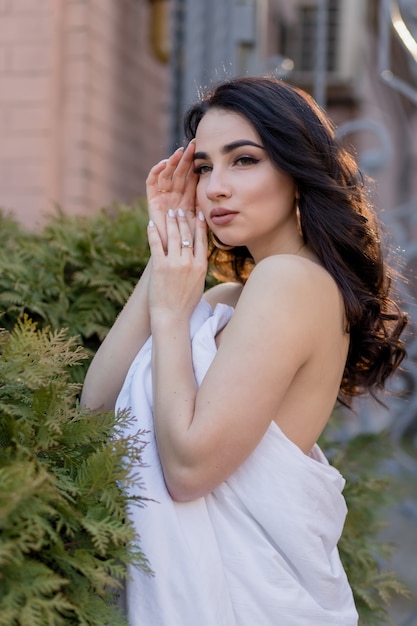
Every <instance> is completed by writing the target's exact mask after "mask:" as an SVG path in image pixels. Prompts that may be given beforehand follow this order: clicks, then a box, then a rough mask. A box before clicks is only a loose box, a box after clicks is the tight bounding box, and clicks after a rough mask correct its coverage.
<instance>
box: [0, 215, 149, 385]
mask: <svg viewBox="0 0 417 626" xmlns="http://www.w3.org/2000/svg"><path fill="white" fill-rule="evenodd" d="M146 222H147V217H146V212H145V210H144V207H143V205H141V204H138V205H137V206H133V207H124V206H122V205H115V206H114V207H111V208H110V209H107V210H103V211H100V212H99V213H97V214H96V215H94V216H92V217H80V216H78V217H74V216H68V215H65V214H63V213H62V212H58V213H57V214H56V215H55V216H53V217H52V218H51V219H50V221H49V223H48V224H47V226H46V227H45V228H44V229H43V230H42V231H41V232H40V233H28V232H26V231H24V230H23V229H19V227H18V226H17V224H16V223H15V222H14V221H13V220H12V219H11V218H10V217H7V216H5V215H0V315H1V317H0V323H1V325H2V326H3V327H4V328H6V329H8V330H11V329H12V328H13V327H14V324H15V323H16V320H17V319H19V318H21V317H22V316H23V315H24V314H27V315H28V316H29V317H30V319H31V320H32V321H35V322H36V323H37V325H38V328H43V327H46V326H48V327H51V328H53V329H60V328H66V329H67V331H68V335H69V336H77V337H78V341H79V343H80V344H82V345H83V346H84V347H85V349H86V350H87V351H88V353H89V356H90V357H91V356H92V355H93V354H94V352H95V351H96V349H97V347H98V345H99V344H100V342H101V341H102V340H103V339H104V337H105V335H106V333H107V331H108V329H109V327H110V326H111V324H112V323H113V321H114V319H115V318H116V316H117V314H118V313H119V311H120V309H121V308H122V306H123V304H124V303H125V301H126V300H127V298H128V296H129V294H130V293H131V291H132V288H133V286H134V284H135V283H136V281H137V280H138V278H139V276H140V275H141V273H142V271H143V269H144V267H145V265H146V262H147V259H148V256H149V255H148V245H147V237H146ZM87 366H88V359H87V361H83V362H82V363H81V364H80V366H79V367H77V368H73V370H72V376H73V378H74V380H78V381H79V382H80V381H81V380H82V379H83V375H84V372H85V370H86V368H87Z"/></svg>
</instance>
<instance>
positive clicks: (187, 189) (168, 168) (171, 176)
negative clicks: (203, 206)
mask: <svg viewBox="0 0 417 626" xmlns="http://www.w3.org/2000/svg"><path fill="white" fill-rule="evenodd" d="M193 156H194V141H191V142H190V143H189V144H188V146H187V147H186V148H185V149H183V148H178V150H176V151H175V152H174V153H173V154H172V155H171V156H170V157H169V159H164V160H163V161H160V162H159V163H157V164H156V165H154V167H153V168H152V169H151V170H150V172H149V175H148V178H147V179H146V195H147V198H148V211H149V217H150V219H151V221H152V222H153V223H154V224H155V226H156V228H157V229H158V231H159V234H160V237H161V241H162V245H163V248H164V250H165V251H167V231H166V217H167V214H168V211H169V209H174V210H175V209H178V208H179V207H181V209H182V210H183V211H184V213H185V215H186V218H187V220H188V223H189V226H190V229H191V232H192V234H193V235H194V222H195V191H196V185H197V180H198V176H197V174H194V171H193Z"/></svg>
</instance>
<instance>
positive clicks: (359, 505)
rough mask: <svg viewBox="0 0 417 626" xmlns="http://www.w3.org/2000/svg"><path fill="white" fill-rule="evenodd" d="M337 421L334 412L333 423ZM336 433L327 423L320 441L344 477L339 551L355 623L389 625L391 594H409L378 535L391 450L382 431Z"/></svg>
mask: <svg viewBox="0 0 417 626" xmlns="http://www.w3.org/2000/svg"><path fill="white" fill-rule="evenodd" d="M338 419H340V417H337V412H336V413H335V416H334V420H333V421H335V422H337V421H338ZM336 433H337V429H332V423H331V424H330V427H329V428H328V429H327V430H326V431H325V433H324V435H323V436H322V438H321V441H320V445H321V447H322V448H323V450H324V452H325V453H326V455H327V457H328V458H329V461H330V463H331V464H332V465H334V466H335V467H337V468H338V470H339V471H340V472H341V473H342V474H343V476H344V477H345V479H346V486H345V489H344V496H345V499H346V504H347V507H348V514H347V518H346V523H345V527H344V530H343V534H342V537H341V539H340V541H339V552H340V557H341V559H342V562H343V565H344V568H345V570H346V574H347V576H348V579H349V582H350V584H351V587H352V591H353V595H354V597H355V604H356V608H357V609H358V613H359V616H360V626H380V625H381V624H391V625H392V626H395V625H394V623H393V622H392V621H391V620H390V618H389V613H388V609H389V605H390V602H391V600H392V598H393V597H395V596H399V595H402V596H409V595H410V593H409V590H408V589H407V588H406V586H405V585H404V584H403V583H402V582H401V581H400V580H399V579H398V577H397V575H396V573H395V572H393V571H390V570H389V569H388V568H387V567H385V565H384V564H385V563H389V560H390V557H391V555H392V552H393V546H392V545H390V544H388V543H386V542H382V541H381V540H380V539H379V534H380V531H381V529H382V528H383V527H384V521H383V515H382V512H383V511H384V510H385V509H386V507H387V506H388V505H390V504H392V503H393V501H394V491H395V489H396V486H395V482H394V478H393V477H391V476H389V475H387V474H386V473H384V472H383V470H382V467H383V464H384V462H386V460H387V459H388V458H389V457H391V456H392V454H393V447H392V442H391V440H390V438H389V435H388V433H386V432H383V431H382V432H376V433H362V434H358V435H356V436H354V437H352V438H350V439H346V437H343V438H341V439H339V438H338V436H337V434H336ZM397 488H398V486H397Z"/></svg>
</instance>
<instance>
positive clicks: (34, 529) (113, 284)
mask: <svg viewBox="0 0 417 626" xmlns="http://www.w3.org/2000/svg"><path fill="white" fill-rule="evenodd" d="M146 223H147V215H146V210H145V207H144V205H143V204H140V203H139V204H138V205H136V206H131V207H129V206H122V205H115V206H113V207H112V208H110V209H108V210H103V211H100V212H99V213H97V214H95V215H93V216H90V217H71V216H67V215H64V214H63V213H61V212H58V213H57V214H56V215H55V216H54V217H52V218H51V219H50V221H49V223H48V225H47V226H46V227H45V228H44V229H43V230H42V231H41V232H39V233H29V232H27V231H24V230H23V229H22V228H20V227H19V226H18V225H17V224H16V223H15V222H14V221H13V220H12V219H11V218H10V217H7V216H5V215H1V214H0V315H1V317H0V325H1V326H2V327H3V329H4V330H3V334H2V335H1V336H0V338H1V344H2V347H1V349H2V354H1V357H0V626H6V625H7V626H14V625H16V626H20V625H22V626H38V625H39V626H40V625H42V626H43V625H44V624H48V625H52V626H55V625H57V626H58V625H59V624H82V625H84V624H85V625H90V624H109V625H110V624H111V625H112V626H115V625H116V624H119V623H120V624H122V623H123V617H122V616H120V615H119V614H118V613H117V610H116V608H115V606H114V603H113V602H112V598H113V594H114V593H115V592H116V591H117V588H118V586H120V584H121V581H122V580H123V577H124V576H125V574H126V566H127V564H128V563H129V562H135V563H136V564H137V565H138V566H139V567H143V568H145V569H146V567H147V564H146V560H145V557H144V556H143V555H142V554H141V552H140V550H139V549H138V548H137V547H136V543H135V541H136V538H135V536H134V531H133V529H132V527H131V526H130V523H129V521H128V519H126V516H125V510H126V506H127V505H128V497H127V495H126V493H127V492H126V489H127V487H129V486H130V485H131V484H132V481H133V482H134V483H135V484H136V485H137V486H140V477H138V476H137V475H133V474H132V472H133V466H134V465H135V464H137V463H140V450H141V445H142V444H141V436H140V433H139V434H138V437H137V439H136V440H135V439H134V438H133V439H129V440H126V439H124V438H123V435H122V433H123V427H124V425H125V422H126V420H129V419H130V418H129V416H128V415H126V414H120V415H114V414H111V413H106V414H90V413H89V412H88V411H85V410H84V411H82V410H81V409H80V408H79V406H78V404H77V397H78V393H79V389H80V383H81V382H82V380H83V377H84V373H85V371H86V368H87V366H88V363H89V359H90V358H91V357H92V355H93V354H94V353H95V351H96V349H97V348H98V346H99V344H100V342H101V341H102V340H103V338H104V337H105V335H106V333H107V331H108V329H109V328H110V326H111V325H112V323H113V321H114V319H115V318H116V316H117V314H118V313H119V311H120V310H121V308H122V306H123V304H124V302H125V301H126V299H127V298H128V296H129V294H130V293H131V291H132V289H133V286H134V285H135V283H136V282H137V280H138V278H139V277H140V275H141V273H142V271H143V269H144V267H145V265H146V263H147V260H148V257H149V251H148V245H147V238H146ZM212 282H213V280H212V279H210V278H209V279H208V284H212ZM335 432H337V429H336V431H335ZM321 445H322V447H323V449H324V451H325V452H326V454H327V455H328V456H329V458H330V461H331V463H332V464H334V465H335V466H336V467H337V468H338V469H339V470H340V471H341V472H342V474H343V475H344V476H345V477H346V478H347V486H346V489H345V497H346V500H347V504H348V509H349V513H348V517H347V521H346V526H345V529H344V532H343V536H342V538H341V541H340V554H341V558H342V561H343V563H344V566H345V568H346V571H347V574H348V577H349V580H350V583H351V585H352V589H353V592H354V596H355V601H356V604H357V607H358V610H359V613H360V616H361V624H362V625H363V626H374V625H375V626H376V625H378V624H381V623H384V622H389V619H388V612H387V607H388V605H389V602H390V598H391V597H392V596H393V595H396V594H398V593H405V590H404V587H403V586H402V585H401V583H400V582H399V581H398V580H397V577H396V576H395V574H394V573H392V572H389V571H386V570H385V569H383V567H382V566H381V562H382V559H383V558H384V557H385V556H386V555H387V553H388V552H389V546H387V545H386V544H384V543H381V542H380V541H379V540H378V533H379V530H380V524H381V511H382V510H383V507H384V505H385V504H386V496H387V493H389V491H390V484H389V479H388V478H386V477H381V475H380V460H381V454H382V455H384V456H387V455H388V454H389V451H390V443H389V440H388V439H387V438H385V436H384V435H382V434H372V435H359V436H357V437H353V438H352V439H351V440H350V441H348V442H346V441H343V442H338V441H337V439H335V437H334V436H333V431H329V432H328V433H325V436H324V437H323V440H322V442H321ZM135 466H137V465H135ZM147 495H149V497H152V494H147ZM135 498H136V501H137V502H138V503H141V502H142V501H141V499H140V495H136V497H135ZM145 556H146V555H145Z"/></svg>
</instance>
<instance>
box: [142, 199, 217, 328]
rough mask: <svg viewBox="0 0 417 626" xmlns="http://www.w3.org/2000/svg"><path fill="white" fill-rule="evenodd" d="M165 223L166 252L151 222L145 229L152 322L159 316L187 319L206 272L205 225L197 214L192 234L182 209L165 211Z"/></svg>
mask: <svg viewBox="0 0 417 626" xmlns="http://www.w3.org/2000/svg"><path fill="white" fill-rule="evenodd" d="M165 223H166V234H167V249H166V251H165V249H164V245H163V241H162V237H161V235H160V231H159V229H157V228H156V226H155V224H154V223H153V222H152V221H151V222H150V223H149V226H148V238H149V245H150V248H151V254H152V271H151V276H150V281H149V311H150V315H151V321H152V323H153V322H154V321H155V319H156V317H157V316H158V315H161V314H162V315H163V316H164V317H166V316H167V315H168V316H169V317H171V318H172V316H174V317H177V318H178V319H181V320H184V319H186V318H189V317H190V316H191V313H192V312H193V311H194V309H195V307H196V305H197V304H198V302H199V300H200V299H201V297H202V295H203V291H204V280H205V277H206V273H207V225H206V222H205V219H204V216H203V214H202V213H201V211H200V212H199V215H198V217H197V219H196V220H195V222H194V226H195V228H194V233H193V232H192V229H191V227H190V224H189V222H188V220H187V218H186V216H185V213H184V211H183V210H182V209H179V210H178V211H177V212H175V211H173V210H172V209H169V211H168V213H167V216H166V222H165Z"/></svg>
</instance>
